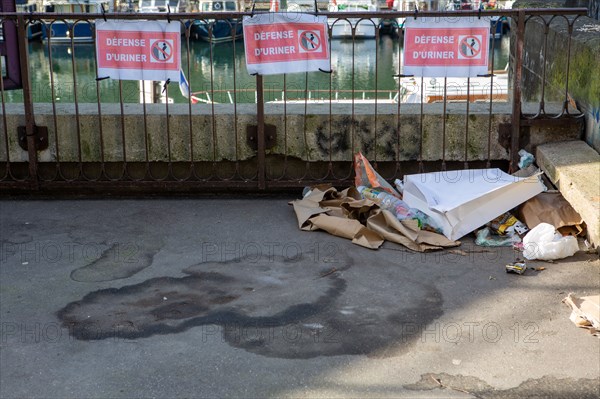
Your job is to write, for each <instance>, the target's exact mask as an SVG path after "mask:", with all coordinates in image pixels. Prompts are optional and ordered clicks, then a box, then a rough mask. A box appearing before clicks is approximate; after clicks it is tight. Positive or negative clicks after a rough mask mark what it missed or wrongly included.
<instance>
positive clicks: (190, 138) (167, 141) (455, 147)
mask: <svg viewBox="0 0 600 399" xmlns="http://www.w3.org/2000/svg"><path fill="white" fill-rule="evenodd" d="M586 11H587V10H585V9H538V10H533V9H520V10H516V9H515V10H492V11H449V12H433V11H420V12H419V11H414V12H397V11H385V12H343V13H339V12H336V13H331V12H320V14H322V15H326V16H327V17H328V18H329V21H330V27H329V36H330V37H329V44H330V46H331V48H332V71H325V72H323V73H310V74H308V73H307V74H301V75H300V76H299V77H298V76H295V77H292V76H288V75H281V76H278V77H263V76H255V77H250V76H249V75H248V74H247V73H246V71H245V66H244V65H243V62H241V61H240V60H243V58H241V57H240V54H239V52H240V51H241V50H240V47H239V46H238V45H236V42H238V43H240V42H241V41H242V40H243V39H242V38H236V39H234V41H233V43H232V44H231V45H228V46H226V47H219V46H222V44H206V45H204V46H203V47H202V49H201V51H200V53H198V50H197V48H198V47H197V46H195V45H193V40H194V34H193V30H192V27H193V25H194V22H195V21H204V22H205V23H206V24H207V25H208V26H213V25H211V23H212V24H214V22H211V21H216V20H230V21H235V20H239V19H241V18H242V17H244V16H247V15H251V14H252V13H250V12H240V13H228V12H222V13H178V14H174V13H169V14H168V15H167V14H164V13H162V14H158V13H152V14H141V13H140V14H135V13H112V14H109V13H106V14H49V13H28V14H24V13H15V12H3V13H0V25H1V26H2V27H3V44H2V46H0V50H1V51H2V53H1V55H2V57H0V63H1V67H2V68H1V69H2V71H3V77H5V79H2V80H0V100H1V111H2V116H1V118H0V124H1V128H0V135H2V139H1V140H0V157H1V158H2V159H1V161H2V164H1V166H0V187H2V188H3V191H4V190H5V189H6V191H5V192H9V191H10V192H27V193H35V192H42V193H43V192H53V191H62V192H109V191H115V192H129V193H131V192H156V193H162V192H167V191H176V192H199V191H206V190H211V191H214V190H259V191H264V190H277V189H286V188H293V187H301V186H305V185H309V184H315V183H333V184H336V185H347V184H349V183H351V182H352V180H353V176H354V171H353V165H352V160H353V154H354V153H355V152H356V151H362V152H363V153H364V154H365V155H366V156H367V157H368V158H369V159H370V160H372V161H373V163H374V165H375V167H376V168H377V169H378V171H379V172H380V173H381V174H382V175H383V176H384V177H385V178H386V179H390V180H391V179H394V178H401V177H402V176H403V175H404V174H406V173H410V172H417V171H427V170H440V169H441V170H450V169H456V168H469V167H476V166H486V167H490V166H501V167H503V168H512V169H514V167H515V162H516V160H517V154H516V153H517V150H518V149H519V145H520V130H521V128H522V127H523V126H533V125H536V124H548V123H552V124H561V123H570V121H572V120H574V119H576V118H581V114H580V113H579V112H578V111H577V110H576V109H575V108H573V105H572V101H571V100H570V97H569V75H570V74H569V68H570V64H569V60H570V57H569V52H570V43H571V36H572V34H573V26H574V24H575V21H576V20H577V19H578V18H579V17H580V16H582V15H585V14H586ZM265 15H268V14H265ZM420 17H437V18H497V19H496V24H498V23H500V22H498V21H506V22H508V24H507V29H510V56H509V65H508V66H507V71H506V73H507V74H508V79H507V81H508V82H509V83H508V87H507V90H504V91H503V90H502V89H501V88H499V86H498V84H496V83H495V80H496V81H497V80H498V79H500V78H499V75H500V74H501V73H502V72H501V71H498V70H494V57H495V51H494V49H495V47H496V46H501V40H492V41H491V43H490V47H491V48H492V51H491V53H490V54H491V55H490V56H491V63H490V65H491V68H490V71H489V74H488V75H486V76H484V77H482V78H483V79H487V80H489V84H488V83H486V87H487V88H486V90H485V91H483V92H482V93H483V94H482V93H475V92H474V91H472V90H474V89H472V88H473V85H472V84H471V83H472V82H470V81H469V79H467V80H466V84H465V85H464V86H463V87H461V88H459V90H458V91H457V90H456V88H452V86H451V84H450V82H448V80H447V78H439V79H438V80H436V79H433V80H431V79H427V80H424V79H423V78H411V77H408V76H404V75H403V74H402V51H401V50H400V51H397V52H396V53H392V54H393V56H392V57H389V56H386V57H382V56H381V55H380V51H381V50H380V44H379V43H380V40H381V37H382V29H383V28H382V26H381V25H380V24H379V23H378V22H377V21H382V20H387V21H388V22H389V25H390V26H388V29H391V30H392V31H394V30H395V33H394V35H393V36H391V37H390V38H389V39H386V42H385V43H392V44H393V45H397V44H398V43H400V42H401V41H402V31H403V23H402V21H403V20H405V19H406V18H420ZM101 18H104V19H127V20H132V19H136V20H137V19H141V20H165V19H168V20H169V21H171V22H172V23H179V24H180V25H181V28H182V35H183V39H182V43H183V44H182V68H183V71H184V72H185V73H186V75H187V76H188V79H189V84H190V86H191V90H192V92H194V95H193V96H192V97H190V98H188V99H186V98H183V97H181V96H180V94H179V93H178V91H179V89H178V88H177V84H178V82H172V84H164V85H162V86H159V85H154V84H150V85H149V86H144V85H143V84H139V85H138V83H131V82H123V81H118V82H106V81H104V80H102V79H101V78H102V77H94V79H87V80H84V79H82V77H81V76H79V75H78V71H80V70H81V66H80V64H81V63H85V64H86V65H87V67H89V68H92V69H93V70H95V58H94V57H91V59H87V58H86V59H84V58H82V57H81V56H80V55H81V54H83V53H82V52H85V51H88V52H89V51H90V49H92V50H93V45H89V46H91V47H83V46H82V44H80V43H78V41H77V39H76V38H75V35H74V34H73V32H74V29H76V27H77V26H78V25H79V24H88V25H90V26H93V22H94V20H96V19H101ZM360 21H370V22H371V23H372V24H373V26H374V28H375V38H373V39H359V38H358V37H357V36H356V30H357V24H358V23H359V22H360ZM40 22H41V24H42V28H43V29H44V30H45V32H46V35H47V36H48V40H47V41H45V43H44V44H42V45H38V47H40V46H41V47H43V49H44V50H43V55H42V54H41V52H39V53H37V54H36V55H35V57H36V59H35V60H32V56H33V54H32V52H31V46H32V45H31V44H28V41H27V35H28V29H29V28H30V27H31V26H32V25H33V24H38V23H40ZM59 22H62V23H69V22H70V28H69V30H70V31H69V32H70V36H69V37H70V40H67V41H66V43H63V44H62V48H61V49H60V50H58V47H57V44H55V43H54V42H53V37H52V34H51V32H52V28H53V24H55V23H59ZM559 23H560V24H562V25H563V26H564V29H565V30H566V32H567V35H568V40H567V43H568V45H567V47H566V48H565V49H564V51H565V52H566V57H565V58H564V60H565V62H564V65H546V63H544V61H543V60H544V59H545V58H546V54H547V51H548V48H547V46H545V47H544V48H542V49H540V58H541V59H542V61H541V62H542V63H543V65H544V66H543V71H542V75H541V77H540V79H539V82H541V83H539V90H538V91H537V92H538V93H539V98H538V99H537V101H536V107H535V109H534V110H533V111H532V110H530V109H525V107H524V105H523V101H522V96H521V89H522V70H523V67H524V63H527V62H530V60H524V58H523V44H524V41H526V40H527V35H528V29H530V26H533V25H534V24H535V25H536V28H535V29H541V30H542V32H543V34H545V37H546V39H547V37H548V35H549V32H550V27H551V26H553V25H556V24H559ZM336 24H348V25H349V26H350V27H351V33H352V37H350V38H349V39H347V40H346V42H345V43H346V45H348V46H350V45H351V49H352V51H351V56H349V55H345V56H344V57H342V56H338V57H337V58H335V59H334V58H333V55H335V49H336V46H337V45H338V42H337V41H336V40H337V39H333V38H332V29H333V27H334V26H335V25H336ZM496 27H497V26H495V25H494V24H493V23H492V30H493V31H494V30H495V28H496ZM233 30H235V27H234V26H233V25H232V31H233ZM11 31H12V32H14V33H16V40H17V43H18V52H15V49H10V48H9V46H8V45H7V43H8V41H9V39H10V35H11ZM92 31H93V29H92ZM365 40H374V41H375V43H376V44H375V45H374V46H370V47H369V49H368V51H367V50H365V49H364V48H363V47H361V46H363V44H361V43H365ZM545 43H547V40H546V41H545ZM224 49H225V50H224ZM65 51H66V54H67V56H66V57H65ZM59 52H60V56H61V57H62V62H60V60H57V57H58V55H59ZM216 52H220V53H223V52H229V56H230V57H231V59H232V62H231V63H230V64H227V65H220V64H219V62H218V60H217V58H216V57H215V53H216ZM17 55H18V57H19V58H18V61H19V62H16V60H15V57H16V56H17ZM388 55H389V54H388ZM364 57H368V58H369V62H372V63H374V71H375V72H374V74H373V75H370V76H369V80H370V82H369V84H368V85H367V86H364V85H363V84H364V82H361V81H359V79H358V78H357V76H358V75H357V71H356V69H357V68H359V66H356V65H357V60H360V59H364ZM65 59H66V61H65ZM34 61H35V62H34ZM90 63H91V64H90ZM341 64H346V65H351V67H350V68H347V70H349V73H348V76H347V77H346V80H343V81H342V80H340V81H339V82H338V81H337V80H336V79H339V78H340V77H339V76H336V69H337V66H338V65H341ZM15 65H19V68H17V71H16V72H17V75H18V78H19V79H20V80H21V81H22V90H17V91H13V90H9V89H12V87H11V84H13V83H14V82H12V81H11V80H10V79H9V78H10V76H9V75H10V74H11V73H12V76H13V77H14V76H15ZM65 65H66V67H65ZM231 65H233V67H231ZM58 66H60V69H61V70H60V71H58V70H57V69H58ZM64 68H66V69H67V71H66V72H65V71H64ZM194 68H197V69H198V68H199V70H201V73H202V78H201V80H202V81H201V82H198V81H195V80H194V78H193V77H192V75H193V74H192V71H193V70H194ZM43 70H45V71H46V72H43ZM226 70H227V73H225V72H226ZM327 72H329V73H327ZM331 72H333V73H331ZM42 73H45V74H47V76H48V77H49V82H48V83H47V84H46V85H45V84H41V83H39V82H38V81H37V80H36V79H37V78H38V77H39V75H40V74H42ZM383 74H385V77H386V79H387V80H388V81H389V80H390V79H391V77H390V75H395V76H394V79H395V80H394V84H395V87H393V88H391V89H390V88H389V87H387V88H381V85H380V84H379V83H380V81H381V80H382V79H383V78H382V76H384V75H383ZM547 74H552V76H553V77H554V79H553V81H552V82H556V81H558V82H560V85H561V86H562V87H559V88H557V87H556V84H554V83H552V82H550V83H549V79H548V76H547ZM557 76H558V78H557ZM96 78H98V79H96ZM315 81H318V84H317V85H316V86H315ZM340 82H341V83H340ZM486 82H487V81H486ZM167 83H168V82H167ZM551 83H552V84H551ZM136 85H138V86H136ZM361 85H362V86H361ZM411 85H413V86H411ZM427 85H434V86H435V87H434V89H432V90H430V91H429V92H426V90H425V87H427ZM411 87H417V88H418V90H416V91H414V92H411V89H410V88H411ZM198 89H200V90H198ZM436 90H437V91H436ZM42 91H45V92H46V94H47V96H46V97H47V98H46V99H45V100H44V99H42V98H41V97H43V95H42V94H41V92H42ZM161 91H162V92H161ZM147 96H148V97H152V99H148V98H147ZM177 96H179V97H177ZM453 96H454V97H453ZM65 97H67V98H68V99H69V101H68V102H65V101H63V100H61V99H62V98H65ZM175 97H177V100H178V101H175V103H173V102H171V101H170V99H171V98H175ZM409 97H412V99H413V101H412V102H409V101H407V99H408V98H409ZM161 98H162V100H163V102H162V103H152V102H153V101H155V100H157V99H158V100H160V99H161ZM554 105H557V107H556V109H552V106H554Z"/></svg>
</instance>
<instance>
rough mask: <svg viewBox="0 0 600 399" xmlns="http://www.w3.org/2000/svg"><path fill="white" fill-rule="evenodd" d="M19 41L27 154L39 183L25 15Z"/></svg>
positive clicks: (20, 22)
mask: <svg viewBox="0 0 600 399" xmlns="http://www.w3.org/2000/svg"><path fill="white" fill-rule="evenodd" d="M17 32H18V35H17V36H18V42H19V63H20V65H21V82H22V83H23V106H24V108H25V131H26V134H27V156H28V162H29V179H30V180H32V181H34V182H35V184H36V185H37V181H38V178H37V166H38V162H37V161H38V160H37V142H36V128H35V115H34V113H33V99H32V98H31V81H30V80H29V55H28V46H27V26H26V25H25V18H24V17H23V15H19V16H18V17H17Z"/></svg>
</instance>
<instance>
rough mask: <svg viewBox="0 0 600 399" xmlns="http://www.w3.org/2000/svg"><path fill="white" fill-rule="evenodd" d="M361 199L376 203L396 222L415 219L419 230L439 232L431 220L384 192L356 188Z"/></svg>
mask: <svg viewBox="0 0 600 399" xmlns="http://www.w3.org/2000/svg"><path fill="white" fill-rule="evenodd" d="M356 189H357V190H358V192H359V193H360V194H361V195H362V196H363V198H367V199H370V200H371V201H374V202H376V203H377V204H378V205H379V206H380V207H381V208H382V209H386V210H388V211H390V212H392V213H393V214H394V216H396V217H397V218H398V220H404V219H415V220H417V221H418V222H419V227H420V228H421V229H427V230H431V231H436V232H440V231H441V230H440V229H439V227H437V226H435V225H434V224H433V223H432V221H431V218H430V217H429V216H427V215H426V214H424V213H423V212H421V211H420V210H418V209H415V208H411V207H409V206H408V205H407V204H406V202H404V201H402V200H401V199H399V198H397V197H395V196H393V195H391V194H388V193H386V192H385V191H380V190H375V189H373V188H368V187H365V186H358V187H357V188H356Z"/></svg>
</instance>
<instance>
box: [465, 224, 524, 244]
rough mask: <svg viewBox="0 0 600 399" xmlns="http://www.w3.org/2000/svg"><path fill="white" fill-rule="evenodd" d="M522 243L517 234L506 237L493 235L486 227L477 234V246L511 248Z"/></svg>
mask: <svg viewBox="0 0 600 399" xmlns="http://www.w3.org/2000/svg"><path fill="white" fill-rule="evenodd" d="M518 242H521V239H520V238H519V236H518V235H516V234H514V235H513V234H507V235H504V236H497V235H492V232H491V231H490V228H489V227H485V228H483V229H481V230H479V231H478V232H477V238H476V239H475V244H477V245H479V246H482V247H511V246H513V244H516V243H518Z"/></svg>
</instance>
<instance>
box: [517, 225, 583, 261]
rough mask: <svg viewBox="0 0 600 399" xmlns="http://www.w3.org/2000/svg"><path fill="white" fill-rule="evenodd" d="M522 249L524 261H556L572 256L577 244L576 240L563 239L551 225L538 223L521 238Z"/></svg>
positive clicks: (568, 237) (576, 249)
mask: <svg viewBox="0 0 600 399" xmlns="http://www.w3.org/2000/svg"><path fill="white" fill-rule="evenodd" d="M523 248H524V250H523V256H524V257H525V258H526V259H529V260H533V259H540V260H556V259H563V258H566V257H569V256H573V255H574V254H575V252H577V251H579V244H578V243H577V238H575V237H573V236H567V237H563V236H561V235H560V234H559V233H557V232H556V229H555V228H554V226H552V225H551V224H548V223H540V224H538V225H537V226H535V227H534V228H533V229H531V230H530V231H529V233H527V235H526V236H525V237H524V238H523Z"/></svg>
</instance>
